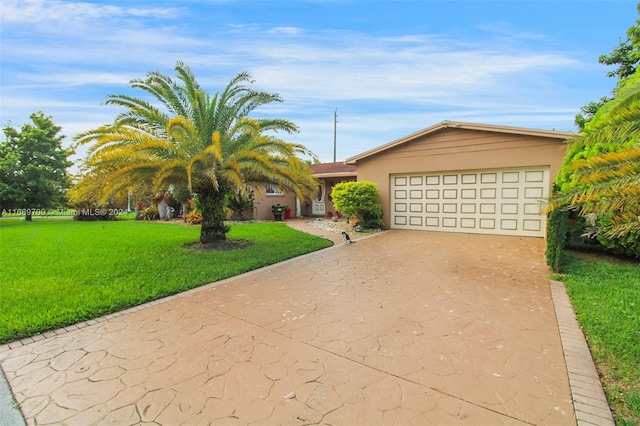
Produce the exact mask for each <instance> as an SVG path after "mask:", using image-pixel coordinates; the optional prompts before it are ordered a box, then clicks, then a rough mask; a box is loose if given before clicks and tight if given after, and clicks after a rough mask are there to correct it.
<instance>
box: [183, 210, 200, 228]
mask: <svg viewBox="0 0 640 426" xmlns="http://www.w3.org/2000/svg"><path fill="white" fill-rule="evenodd" d="M185 221H186V222H187V223H188V224H189V225H198V224H200V223H202V213H200V212H199V211H198V210H191V211H190V212H189V213H187V215H186V216H185Z"/></svg>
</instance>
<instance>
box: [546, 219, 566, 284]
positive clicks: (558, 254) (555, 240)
mask: <svg viewBox="0 0 640 426" xmlns="http://www.w3.org/2000/svg"><path fill="white" fill-rule="evenodd" d="M567 223H568V213H567V212H566V211H564V210H562V209H555V210H553V211H552V212H551V213H549V216H548V217H547V247H546V250H545V256H546V258H547V265H549V267H550V268H551V270H552V271H553V272H561V271H562V267H563V252H564V248H565V245H566V243H567Z"/></svg>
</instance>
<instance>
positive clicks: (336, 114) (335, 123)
mask: <svg viewBox="0 0 640 426" xmlns="http://www.w3.org/2000/svg"><path fill="white" fill-rule="evenodd" d="M337 127H338V108H336V110H335V111H334V113H333V162H334V163H335V162H336V128H337Z"/></svg>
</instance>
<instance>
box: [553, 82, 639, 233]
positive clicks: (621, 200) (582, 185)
mask: <svg viewBox="0 0 640 426" xmlns="http://www.w3.org/2000/svg"><path fill="white" fill-rule="evenodd" d="M639 141H640V71H636V72H635V74H633V75H632V76H630V77H629V78H628V79H626V80H625V81H623V82H622V83H621V84H620V85H619V87H618V89H617V91H616V96H615V98H614V99H612V100H611V101H609V102H608V103H607V104H605V105H604V106H603V107H602V108H601V110H600V111H598V113H597V114H596V116H595V117H594V118H593V120H592V121H591V122H590V123H589V125H588V126H587V127H586V128H585V130H584V132H583V133H582V134H581V135H579V136H577V137H576V138H574V139H573V140H572V141H570V143H571V144H572V148H573V149H575V148H580V147H582V148H586V147H596V148H598V147H600V149H602V147H606V148H607V150H608V151H609V152H604V153H602V154H600V155H596V156H592V157H589V158H586V159H581V160H578V161H574V162H572V163H570V164H568V165H567V166H566V167H565V170H564V171H563V172H564V173H566V174H567V175H568V176H570V181H569V183H568V184H565V185H564V186H563V187H562V189H561V191H560V192H559V193H558V194H556V196H555V197H554V198H553V199H552V200H551V203H550V204H549V206H548V208H547V211H551V210H554V209H556V208H560V207H563V208H567V209H570V210H576V211H577V212H578V213H579V214H580V215H582V216H584V217H586V218H587V220H588V222H590V223H591V224H592V225H593V230H592V231H593V232H594V233H599V234H602V235H604V236H605V237H606V238H609V239H614V238H622V237H627V236H629V234H632V233H640V144H639Z"/></svg>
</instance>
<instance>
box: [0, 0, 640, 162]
mask: <svg viewBox="0 0 640 426" xmlns="http://www.w3.org/2000/svg"><path fill="white" fill-rule="evenodd" d="M636 5H637V3H635V2H632V1H616V0H609V1H564V2H563V1H531V2H529V1H492V2H490V1H472V0H468V1H427V0H425V1H408V0H406V1H402V0H399V1H340V0H317V1H266V0H265V1H242V0H236V1H233V0H230V1H215V0H183V1H140V0H126V1H125V0H103V1H47V0H2V2H0V24H1V25H0V49H1V50H0V55H1V64H0V65H1V68H0V78H1V90H0V102H1V107H0V123H1V124H2V126H3V127H4V126H5V125H6V124H7V122H8V121H9V120H10V121H11V122H12V125H13V126H14V127H19V126H20V125H22V123H24V122H26V121H28V120H29V115H30V114H31V113H33V112H35V111H39V110H42V111H44V112H45V113H46V114H47V115H51V116H53V120H54V121H55V122H56V123H58V124H59V125H61V126H62V128H63V130H62V133H63V134H65V135H67V139H66V143H67V144H70V143H71V142H72V141H71V139H72V137H73V136H74V135H76V134H77V133H79V132H82V131H86V130H88V129H91V128H94V127H97V126H99V125H101V124H103V123H108V122H111V121H112V120H113V118H114V117H115V115H116V114H117V113H118V111H119V109H117V108H116V107H112V106H104V105H102V103H103V102H104V100H105V99H106V96H107V95H108V94H119V93H131V94H134V95H136V96H145V94H144V92H140V91H131V90H130V89H129V88H127V83H128V82H129V81H130V80H132V79H134V78H141V77H144V76H145V74H146V73H147V72H148V71H160V72H162V73H165V74H169V75H172V76H174V75H175V74H174V71H173V68H174V66H175V63H176V62H177V61H183V62H185V63H187V64H188V65H190V67H191V68H192V70H193V72H194V74H195V75H196V77H197V79H198V80H199V82H200V84H201V85H202V86H203V87H205V88H206V89H208V90H209V91H210V92H211V93H214V92H216V91H218V90H221V89H223V88H224V87H225V86H226V84H227V83H228V82H229V80H230V79H231V78H232V77H233V76H235V75H236V74H237V73H239V72H241V71H247V72H249V73H250V74H251V75H252V77H253V78H254V80H255V84H254V87H255V88H257V89H261V90H266V91H269V92H275V93H278V94H280V95H281V96H282V97H283V98H284V101H285V102H284V103H281V104H276V105H272V106H269V107H265V108H261V109H259V110H257V111H256V113H255V115H256V116H276V117H283V118H287V119H290V120H293V121H294V122H296V123H297V124H298V125H299V127H300V133H298V134H296V135H292V136H287V137H286V139H288V140H290V141H293V142H297V143H302V144H304V145H306V146H307V147H308V148H309V149H311V150H312V151H313V152H315V153H316V154H317V155H318V156H319V157H320V159H321V160H322V161H324V162H329V161H333V155H334V151H333V134H334V120H333V117H334V111H335V110H336V109H337V113H338V124H337V152H336V157H337V160H338V161H341V160H344V159H345V158H348V157H351V156H353V155H356V154H359V153H361V152H363V151H365V150H368V149H371V148H374V147H376V146H379V145H381V144H384V143H387V142H390V141H392V140H395V139H397V138H400V137H403V136H405V135H407V134H410V133H413V132H415V131H418V130H420V129H423V128H425V127H428V126H431V125H433V124H436V123H438V122H440V121H442V120H454V121H468V122H474V123H486V124H499V125H507V126H519V127H532V128H538V129H555V130H562V131H574V130H575V126H574V124H573V120H574V117H575V115H576V114H577V113H579V112H580V108H581V107H582V106H583V105H585V104H587V103H589V102H590V101H596V100H598V99H600V98H601V97H603V96H607V95H608V94H609V93H610V91H611V90H612V89H613V87H614V86H615V80H614V79H613V78H608V77H606V73H607V72H608V71H610V70H611V69H610V68H609V67H606V66H604V65H601V64H599V63H598V56H600V55H601V54H608V53H610V52H611V51H612V49H613V48H614V47H615V46H617V45H618V43H619V42H620V41H621V40H624V39H626V30H627V29H628V28H629V27H630V26H632V25H634V24H635V21H636V19H637V18H638V13H637V10H636ZM3 137H4V136H3ZM85 152H86V151H85V150H83V149H80V150H79V151H78V155H77V156H76V157H75V158H78V157H83V156H84V153H85Z"/></svg>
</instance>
